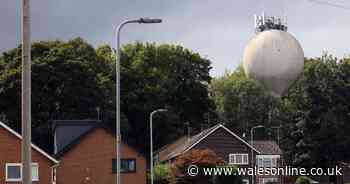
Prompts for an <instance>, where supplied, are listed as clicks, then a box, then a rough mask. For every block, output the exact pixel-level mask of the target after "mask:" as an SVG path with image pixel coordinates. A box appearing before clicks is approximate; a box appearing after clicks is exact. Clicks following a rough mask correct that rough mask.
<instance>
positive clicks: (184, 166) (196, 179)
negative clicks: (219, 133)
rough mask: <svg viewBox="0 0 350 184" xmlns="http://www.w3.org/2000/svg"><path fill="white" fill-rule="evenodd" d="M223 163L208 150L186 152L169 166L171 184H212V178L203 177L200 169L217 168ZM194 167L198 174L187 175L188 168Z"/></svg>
mask: <svg viewBox="0 0 350 184" xmlns="http://www.w3.org/2000/svg"><path fill="white" fill-rule="evenodd" d="M223 164H224V161H223V160H222V159H221V158H219V157H218V156H217V155H216V154H215V152H213V151H211V150H209V149H200V150H199V149H198V150H191V151H189V152H186V153H185V154H183V155H180V156H179V157H177V158H176V160H175V161H174V163H173V164H172V166H171V178H170V183H171V184H212V183H213V178H212V177H211V176H205V175H204V174H203V173H202V172H201V169H200V168H204V167H213V168H214V167H217V166H218V165H223ZM191 165H196V166H197V167H198V168H199V171H200V172H199V173H198V175H196V176H190V175H189V174H188V167H189V166H191Z"/></svg>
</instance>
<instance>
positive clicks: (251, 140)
mask: <svg viewBox="0 0 350 184" xmlns="http://www.w3.org/2000/svg"><path fill="white" fill-rule="evenodd" d="M257 128H264V126H263V125H257V126H254V127H252V128H251V129H250V143H251V145H252V148H251V157H252V158H251V162H252V167H254V152H253V147H254V143H253V138H254V129H257ZM254 183H255V182H254V174H253V175H252V184H254Z"/></svg>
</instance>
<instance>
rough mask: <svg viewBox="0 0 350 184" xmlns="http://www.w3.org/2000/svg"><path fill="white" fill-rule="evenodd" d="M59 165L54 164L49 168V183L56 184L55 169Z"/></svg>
mask: <svg viewBox="0 0 350 184" xmlns="http://www.w3.org/2000/svg"><path fill="white" fill-rule="evenodd" d="M59 165H60V163H59V162H58V163H56V164H55V165H53V166H51V183H52V184H56V180H57V171H56V168H57V167H58V166H59Z"/></svg>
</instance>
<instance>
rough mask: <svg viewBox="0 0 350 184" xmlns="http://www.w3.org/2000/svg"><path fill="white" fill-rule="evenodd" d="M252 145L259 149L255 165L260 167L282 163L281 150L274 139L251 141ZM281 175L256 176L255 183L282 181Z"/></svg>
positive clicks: (264, 183) (275, 165)
mask: <svg viewBox="0 0 350 184" xmlns="http://www.w3.org/2000/svg"><path fill="white" fill-rule="evenodd" d="M253 147H254V148H256V149H257V150H259V152H260V154H258V155H256V166H257V167H258V168H260V167H275V168H276V167H279V166H281V165H282V159H281V155H282V151H281V149H280V147H279V146H278V145H277V143H276V142H275V141H260V140H259V141H253ZM282 179H283V178H282V176H273V175H264V176H260V175H257V176H256V183H257V184H266V183H283V182H282Z"/></svg>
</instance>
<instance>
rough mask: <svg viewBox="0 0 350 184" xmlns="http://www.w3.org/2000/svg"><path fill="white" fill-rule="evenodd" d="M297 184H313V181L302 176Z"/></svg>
mask: <svg viewBox="0 0 350 184" xmlns="http://www.w3.org/2000/svg"><path fill="white" fill-rule="evenodd" d="M295 184H311V179H310V178H308V177H306V176H300V177H298V179H297V180H296V181H295Z"/></svg>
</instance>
